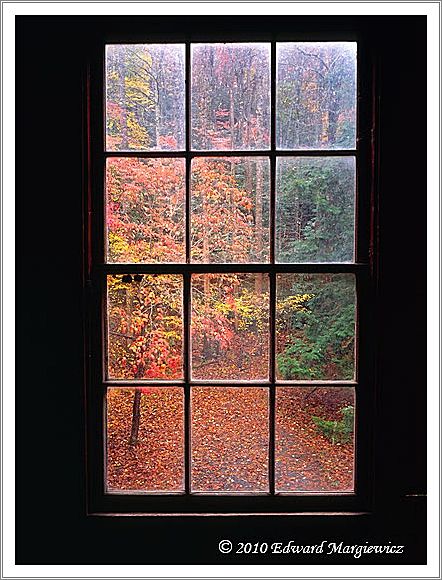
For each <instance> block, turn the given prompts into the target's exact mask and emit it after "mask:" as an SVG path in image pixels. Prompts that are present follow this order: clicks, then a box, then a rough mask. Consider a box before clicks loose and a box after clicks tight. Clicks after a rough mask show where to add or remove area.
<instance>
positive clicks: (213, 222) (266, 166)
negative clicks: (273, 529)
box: [191, 157, 270, 264]
mask: <svg viewBox="0 0 442 580" xmlns="http://www.w3.org/2000/svg"><path fill="white" fill-rule="evenodd" d="M269 198H270V162H269V160H268V158H264V157H229V158H227V157H224V158H222V157H220V158H207V157H202V158H197V159H194V160H193V161H192V180H191V205H192V217H191V257H192V261H193V262H201V263H205V264H208V263H244V262H248V263H259V262H268V260H269V203H270V201H269Z"/></svg>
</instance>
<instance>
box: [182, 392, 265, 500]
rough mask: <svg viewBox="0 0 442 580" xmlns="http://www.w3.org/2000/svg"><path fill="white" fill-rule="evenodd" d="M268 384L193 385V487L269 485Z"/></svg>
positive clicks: (240, 488)
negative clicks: (240, 385) (254, 386)
mask: <svg viewBox="0 0 442 580" xmlns="http://www.w3.org/2000/svg"><path fill="white" fill-rule="evenodd" d="M268 399H269V397H268V390H267V389H265V388H251V387H244V388H243V387H193V388H192V402H191V405H192V491H207V492H213V491H225V492H226V491H227V492H228V491H230V492H235V491H242V492H247V491H268V488H269V482H268V472H269V468H268V459H269V458H268V449H269V401H268Z"/></svg>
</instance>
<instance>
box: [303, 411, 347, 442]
mask: <svg viewBox="0 0 442 580" xmlns="http://www.w3.org/2000/svg"><path fill="white" fill-rule="evenodd" d="M340 413H341V414H342V419H341V420H340V421H328V420H327V419H322V418H321V417H314V416H313V417H312V421H313V423H314V424H315V425H316V427H317V429H318V431H319V432H320V433H322V435H324V436H325V437H327V439H329V440H330V441H331V442H332V443H349V442H350V441H351V438H352V434H353V425H354V407H353V406H352V405H349V406H348V407H343V408H342V409H341V410H340Z"/></svg>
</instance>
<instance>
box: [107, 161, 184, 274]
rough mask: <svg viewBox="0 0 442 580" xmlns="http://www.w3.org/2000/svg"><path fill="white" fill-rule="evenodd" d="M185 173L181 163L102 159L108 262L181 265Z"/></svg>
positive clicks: (182, 260)
mask: <svg viewBox="0 0 442 580" xmlns="http://www.w3.org/2000/svg"><path fill="white" fill-rule="evenodd" d="M185 171H186V170H185V160H184V159H141V158H136V157H111V158H109V159H108V160H107V165H106V230H107V240H106V242H107V243H106V246H107V261H108V262H110V263H122V262H127V263H137V262H138V263H140V262H145V263H146V262H147V263H158V262H159V263H168V262H172V263H178V262H185V261H186V250H185V242H184V239H185V213H184V211H185V210H184V206H185V189H186V187H185V183H186V176H185Z"/></svg>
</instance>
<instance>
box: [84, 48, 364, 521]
mask: <svg viewBox="0 0 442 580" xmlns="http://www.w3.org/2000/svg"><path fill="white" fill-rule="evenodd" d="M364 58H365V56H364V55H363V54H362V55H361V52H360V50H359V48H358V43H357V42H356V41H355V40H345V41H342V40H339V41H337V40H333V41H330V40H326V41H324V40H321V41H318V40H314V41H305V40H304V39H303V40H302V41H299V40H296V39H295V40H293V39H290V41H288V40H287V41H286V40H284V41H275V40H272V41H261V40H255V41H253V42H249V41H247V42H243V41H242V40H241V39H235V42H226V43H224V42H217V41H215V39H214V40H213V42H212V41H211V42H199V41H198V42H197V41H195V42H193V41H189V40H187V41H186V42H176V43H175V42H174V43H171V42H168V43H166V42H148V39H146V40H145V41H143V42H139V43H130V42H119V43H114V42H113V43H108V44H107V45H106V46H105V47H104V50H103V55H102V58H101V60H100V59H99V60H100V62H99V63H98V65H97V70H99V69H100V67H102V70H104V76H105V84H104V86H103V84H102V83H100V82H99V81H97V82H96V84H95V85H94V84H92V92H91V99H92V101H93V102H95V103H96V104H95V106H93V107H92V109H91V111H92V113H93V114H95V115H96V117H97V119H100V118H103V119H104V122H103V123H102V124H100V122H99V121H98V120H97V121H95V123H96V124H95V125H94V120H93V122H92V127H95V129H96V134H95V135H93V137H94V136H95V139H93V140H91V143H92V142H93V149H92V151H91V154H92V159H93V162H92V164H93V167H94V169H95V173H94V177H93V181H92V186H93V187H92V189H94V188H95V194H94V195H92V196H91V203H92V204H95V209H96V211H95V214H96V215H100V216H103V217H102V218H100V219H97V220H96V221H95V222H94V228H93V231H92V234H91V257H90V273H91V281H92V284H91V286H92V291H91V310H93V311H94V312H96V313H97V314H96V316H97V318H95V325H94V324H91V337H92V340H91V347H90V348H91V355H92V359H93V360H94V361H95V362H93V363H92V364H91V376H90V385H89V406H90V408H89V417H90V424H89V425H90V428H89V432H90V466H91V482H90V483H91V498H92V505H94V506H96V509H97V510H110V511H113V510H119V511H131V510H136V511H146V512H172V513H173V512H180V513H181V512H183V513H184V512H193V511H195V512H207V511H213V512H225V511H234V512H243V511H244V512H250V511H255V512H278V511H282V512H287V511H297V510H299V509H305V508H306V506H307V507H312V508H323V507H324V506H325V507H327V508H328V507H332V506H338V507H339V508H341V509H346V508H356V507H361V506H363V505H366V503H364V502H366V501H367V498H368V496H369V493H368V491H369V479H368V476H367V475H368V472H369V461H368V457H369V429H367V427H368V425H369V420H370V400H371V398H370V397H371V390H370V372H371V358H370V357H371V355H370V348H369V345H368V340H367V339H364V336H365V337H367V336H369V333H370V323H369V317H368V309H369V304H370V280H371V262H370V259H369V258H370V255H369V248H370V246H369V240H368V224H369V217H370V216H369V204H370V199H369V194H370V183H369V181H370V180H369V172H368V167H369V165H368V160H369V153H370V148H369V146H370V143H369V142H368V141H367V139H366V131H367V127H366V126H365V123H366V119H367V118H368V111H369V105H368V104H367V101H368V99H367V97H366V96H365V97H364V98H362V97H361V95H362V93H361V91H360V87H361V78H360V76H361V74H360V73H359V77H358V74H357V70H359V71H361V70H362V71H363V70H364V66H365V65H364V66H362V64H361V63H364V62H365V61H364V60H363V59H364ZM361 59H362V60H361ZM96 78H97V79H98V78H99V74H97V75H96ZM92 79H94V76H93V75H92ZM358 86H359V92H358ZM364 86H365V85H364ZM94 99H95V100H94ZM101 108H102V110H101ZM100 113H102V115H101V114H100ZM363 132H365V133H363ZM362 133H363V136H364V139H361V134H362ZM98 317H100V324H99V323H98ZM100 325H101V326H100ZM94 327H96V328H99V327H101V328H102V332H101V333H94V332H93V331H92V329H93V328H94ZM99 353H102V355H103V356H102V358H101V360H100V357H99ZM356 459H357V460H356Z"/></svg>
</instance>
